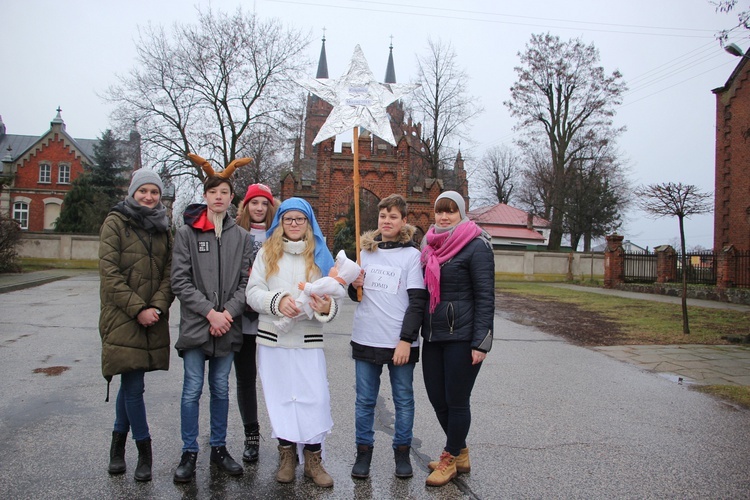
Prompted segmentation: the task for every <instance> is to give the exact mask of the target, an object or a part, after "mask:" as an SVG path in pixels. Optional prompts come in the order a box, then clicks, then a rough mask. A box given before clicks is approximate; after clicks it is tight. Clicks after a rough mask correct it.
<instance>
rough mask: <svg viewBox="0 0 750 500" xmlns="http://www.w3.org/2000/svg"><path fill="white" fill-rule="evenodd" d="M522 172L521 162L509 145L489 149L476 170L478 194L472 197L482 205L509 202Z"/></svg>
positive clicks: (475, 178) (475, 177)
mask: <svg viewBox="0 0 750 500" xmlns="http://www.w3.org/2000/svg"><path fill="white" fill-rule="evenodd" d="M520 174H521V162H520V159H519V157H518V156H517V155H516V153H515V152H514V151H513V150H512V149H511V148H509V147H507V146H495V147H493V148H490V149H488V150H487V151H486V152H485V153H484V156H482V159H481V160H480V161H479V165H478V166H477V168H476V169H475V171H474V180H475V181H476V182H475V183H474V185H475V188H474V189H475V190H476V191H477V195H475V196H473V197H472V199H473V200H474V201H476V202H477V203H478V204H481V205H492V204H495V203H505V204H509V203H510V201H511V197H512V196H513V191H514V189H515V188H516V186H517V184H518V182H519V178H520Z"/></svg>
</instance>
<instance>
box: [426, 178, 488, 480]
mask: <svg viewBox="0 0 750 500" xmlns="http://www.w3.org/2000/svg"><path fill="white" fill-rule="evenodd" d="M422 264H423V265H424V270H425V285H426V287H427V291H428V292H429V295H430V302H429V307H428V308H427V309H426V311H425V317H424V322H423V324H422V337H423V338H424V342H423V345H422V372H423V374H424V381H425V388H426V389H427V395H428V397H429V399H430V403H432V406H433V408H434V409H435V414H436V416H437V418H438V422H440V426H441V427H442V429H443V432H445V435H446V444H445V448H444V450H443V452H442V454H441V455H440V459H439V460H437V461H434V462H430V463H429V467H430V469H431V470H432V473H431V474H430V475H429V477H428V478H427V485H428V486H443V485H444V484H447V483H448V482H450V480H451V479H453V478H454V477H456V474H457V473H458V472H469V470H470V469H471V465H470V462H469V448H468V447H467V446H466V436H467V435H468V433H469V427H470V426H471V406H470V399H471V390H472V388H473V387H474V381H475V380H476V378H477V375H478V374H479V368H480V367H481V366H482V361H484V358H485V356H486V355H487V353H488V352H489V351H490V349H491V348H492V327H493V320H494V316H495V260H494V255H493V253H492V246H491V244H490V242H489V238H488V237H487V235H486V233H484V232H483V231H482V230H481V228H479V226H477V225H476V224H475V223H474V222H472V221H470V220H469V219H468V218H467V217H466V202H465V201H464V199H463V197H462V196H461V195H460V194H459V193H457V192H455V191H446V192H444V193H442V194H441V195H440V196H438V198H437V200H435V225H434V226H432V227H431V228H430V229H429V231H427V233H426V234H425V237H424V242H423V249H422Z"/></svg>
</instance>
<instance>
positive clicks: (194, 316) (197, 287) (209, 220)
mask: <svg viewBox="0 0 750 500" xmlns="http://www.w3.org/2000/svg"><path fill="white" fill-rule="evenodd" d="M188 156H189V157H190V159H191V160H192V161H193V163H195V164H196V165H198V166H200V167H201V168H203V170H204V171H205V172H206V174H207V178H206V180H205V182H204V184H203V199H204V201H205V203H200V204H193V205H190V206H188V207H187V208H186V209H185V213H184V215H183V217H184V220H185V225H184V226H182V227H180V228H179V229H178V230H177V233H176V234H175V238H174V251H173V254H172V290H173V291H174V294H175V296H176V297H177V298H179V299H180V334H179V338H178V339H177V343H176V344H175V348H176V349H177V352H178V353H179V355H180V357H181V358H182V359H183V363H184V381H183V386H182V401H181V408H180V416H181V429H182V442H183V447H182V452H183V453H182V458H181V460H180V464H179V465H178V466H177V470H176V471H175V474H174V481H175V482H178V483H179V482H189V481H191V480H192V478H193V476H194V475H195V464H196V459H197V456H198V440H197V439H198V413H199V403H200V397H201V393H202V391H203V380H204V376H205V369H206V361H208V378H209V387H210V390H211V403H210V410H211V420H210V421H211V437H210V441H209V442H210V444H211V463H213V464H216V465H217V466H218V467H219V469H221V470H223V471H224V472H225V473H227V474H229V475H240V474H242V472H243V469H242V466H241V465H239V464H238V463H237V462H236V461H235V460H234V459H233V458H232V456H231V455H230V454H229V452H228V451H227V448H226V436H227V418H228V413H229V372H230V370H231V368H232V360H233V359H234V353H235V352H236V351H239V350H240V348H241V346H242V327H241V324H242V321H241V317H242V312H243V311H244V310H245V287H246V286H247V280H248V269H249V268H250V259H251V256H252V245H251V243H250V238H249V236H248V233H247V231H245V230H244V229H243V228H241V227H240V226H238V225H237V224H235V221H234V218H232V217H229V216H228V215H227V209H228V208H229V205H230V203H231V202H232V197H233V194H234V188H233V186H232V182H231V175H232V173H233V172H234V170H235V168H237V167H238V166H242V165H245V164H247V163H249V162H250V161H252V160H251V159H250V158H242V159H239V160H235V161H233V162H232V163H230V164H229V165H228V166H227V168H226V169H224V171H222V172H220V173H218V174H217V173H216V172H214V170H213V169H212V168H211V165H210V164H209V163H208V162H207V161H206V160H204V159H203V158H201V157H199V156H197V155H188Z"/></svg>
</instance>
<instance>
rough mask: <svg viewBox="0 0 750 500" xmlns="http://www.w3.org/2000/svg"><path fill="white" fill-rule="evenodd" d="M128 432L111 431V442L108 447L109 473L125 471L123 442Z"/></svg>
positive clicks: (126, 439)
mask: <svg viewBox="0 0 750 500" xmlns="http://www.w3.org/2000/svg"><path fill="white" fill-rule="evenodd" d="M127 441H128V433H127V432H126V433H124V434H123V433H121V432H116V431H112V444H111V445H110V447H109V469H108V471H109V473H110V474H122V473H123V472H125V443H127Z"/></svg>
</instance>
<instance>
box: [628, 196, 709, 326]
mask: <svg viewBox="0 0 750 500" xmlns="http://www.w3.org/2000/svg"><path fill="white" fill-rule="evenodd" d="M635 195H636V196H637V197H638V198H639V199H640V201H639V203H640V207H641V209H642V210H643V211H644V212H646V213H647V214H649V215H650V216H651V217H653V218H660V217H677V220H678V221H679V223H680V254H681V256H682V257H681V262H680V264H681V265H682V333H690V325H689V324H688V314H687V258H686V255H685V225H684V219H685V218H686V217H687V218H689V217H690V216H691V215H698V214H705V213H709V212H711V211H712V210H713V204H712V202H711V194H710V193H703V192H702V191H701V190H700V189H698V187H697V186H694V185H692V184H682V183H679V182H678V183H674V182H665V183H662V184H650V185H648V186H642V187H640V188H638V189H637V190H636V191H635Z"/></svg>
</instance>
